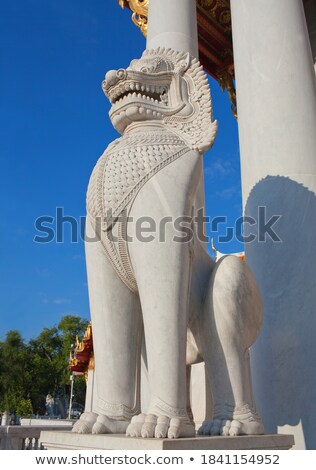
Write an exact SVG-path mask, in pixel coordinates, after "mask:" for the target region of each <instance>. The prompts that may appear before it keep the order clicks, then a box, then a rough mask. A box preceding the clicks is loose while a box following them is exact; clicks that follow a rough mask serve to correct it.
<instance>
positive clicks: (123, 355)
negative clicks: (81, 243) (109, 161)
mask: <svg viewBox="0 0 316 470" xmlns="http://www.w3.org/2000/svg"><path fill="white" fill-rule="evenodd" d="M86 234H87V238H88V239H89V240H90V241H86V260H87V272H88V285H89V300H90V310H91V319H92V324H93V346H94V358H95V375H96V377H95V392H94V397H93V407H92V412H89V413H84V414H83V415H82V416H81V418H80V420H79V421H77V423H76V424H75V425H74V428H73V431H74V432H77V433H91V432H92V433H94V434H99V433H102V434H104V433H120V434H121V433H125V431H126V428H127V426H128V424H129V422H130V420H131V418H132V416H133V415H134V414H137V413H139V410H140V403H139V374H140V347H141V341H142V331H143V326H142V318H141V310H140V303H139V298H138V295H137V294H134V293H132V292H131V291H130V290H129V289H128V288H127V287H126V286H125V284H124V283H123V282H122V281H121V280H120V279H119V277H118V276H117V274H116V272H115V271H114V269H113V268H112V266H111V264H110V262H109V261H108V259H107V257H106V256H105V253H104V249H103V247H102V245H101V242H100V241H99V240H98V241H97V240H96V235H95V232H94V227H93V226H92V224H91V222H90V221H89V219H87V226H86Z"/></svg>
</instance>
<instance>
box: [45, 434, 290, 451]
mask: <svg viewBox="0 0 316 470" xmlns="http://www.w3.org/2000/svg"><path fill="white" fill-rule="evenodd" d="M40 443H41V447H42V448H44V449H47V450H56V449H58V450H67V449H68V450H94V449H98V450H287V449H290V448H291V447H292V446H293V445H294V437H293V436H292V435H282V434H272V435H263V436H237V437H224V436H210V437H204V436H203V437H202V436H198V437H194V438H182V439H141V438H131V437H126V436H125V435H123V434H112V435H110V434H98V435H95V434H94V435H92V434H75V433H72V432H69V431H68V432H67V431H66V432H64V431H57V432H56V431H42V432H41V437H40Z"/></svg>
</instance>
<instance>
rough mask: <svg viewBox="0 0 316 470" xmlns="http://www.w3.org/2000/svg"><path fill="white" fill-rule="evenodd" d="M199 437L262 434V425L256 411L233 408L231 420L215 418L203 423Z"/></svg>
mask: <svg viewBox="0 0 316 470" xmlns="http://www.w3.org/2000/svg"><path fill="white" fill-rule="evenodd" d="M198 434H199V435H201V436H220V435H221V436H242V435H258V434H264V428H263V424H262V422H261V420H260V417H259V415H258V414H257V412H256V411H254V410H253V409H251V408H250V407H249V406H248V405H243V406H240V407H236V408H234V411H233V413H232V416H231V418H229V419H227V416H226V417H225V418H224V417H222V418H220V417H216V418H214V419H213V420H211V421H204V422H203V423H202V426H201V427H200V429H199V430H198Z"/></svg>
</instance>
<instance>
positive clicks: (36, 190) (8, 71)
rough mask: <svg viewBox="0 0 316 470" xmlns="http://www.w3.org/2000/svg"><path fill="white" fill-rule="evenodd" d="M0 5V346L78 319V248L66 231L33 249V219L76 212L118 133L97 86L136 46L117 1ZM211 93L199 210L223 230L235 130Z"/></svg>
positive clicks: (81, 264)
mask: <svg viewBox="0 0 316 470" xmlns="http://www.w3.org/2000/svg"><path fill="white" fill-rule="evenodd" d="M0 10H1V11H0V61H1V62H0V120H1V123H0V164H1V172H0V174H1V184H0V201H1V219H0V247H1V248H0V250H1V262H0V273H1V283H0V318H1V321H0V339H3V338H4V336H5V333H6V332H7V331H8V330H10V329H18V330H20V331H21V333H22V335H23V337H24V338H25V339H29V338H31V337H34V336H36V335H37V334H38V333H39V332H40V331H41V329H42V328H43V327H46V326H47V327H50V326H53V325H55V324H57V323H58V321H59V320H60V318H61V317H62V316H63V315H65V314H77V315H80V316H82V317H87V318H89V303H88V292H87V281H86V271H85V260H84V247H83V243H82V242H79V243H71V241H70V233H69V231H67V230H66V231H65V241H64V243H56V242H55V241H52V242H51V243H48V244H38V243H35V242H34V237H35V235H36V234H37V232H36V230H35V227H34V222H35V220H36V219H37V218H38V217H40V216H42V215H48V216H54V215H55V212H56V207H63V208H64V212H65V214H66V215H72V216H73V217H75V218H76V219H77V220H78V219H79V217H80V216H84V215H85V194H86V188H87V184H88V180H89V176H90V173H91V171H92V169H93V167H94V164H95V162H96V160H97V159H98V157H99V156H100V155H101V154H102V153H103V151H104V149H105V148H106V146H107V144H108V143H109V142H111V141H112V140H114V139H115V138H116V137H117V136H118V134H117V133H116V131H115V130H114V129H113V128H112V126H111V123H110V121H109V119H108V111H109V103H108V102H107V100H106V98H105V96H104V95H103V92H102V90H101V81H102V79H103V77H104V74H105V73H106V71H107V70H109V69H114V68H119V67H124V66H126V65H128V63H129V62H130V60H131V59H133V58H137V57H139V56H140V55H141V53H142V51H143V49H144V48H145V40H144V38H143V37H142V35H141V34H140V32H139V31H138V30H137V28H136V27H135V26H134V25H133V23H132V21H131V19H130V17H131V14H130V12H129V11H127V10H126V11H123V10H121V8H120V7H119V6H118V4H117V2H116V0H89V1H87V0H65V1H63V2H58V1H56V0H45V1H43V0H23V1H22V0H10V1H9V2H7V1H4V0H0ZM211 86H212V95H213V106H214V114H215V117H216V119H217V120H218V121H219V132H218V136H217V139H216V143H215V145H214V147H213V149H212V150H211V151H210V152H208V153H207V154H206V156H205V185H206V204H207V214H208V215H209V216H211V217H215V216H217V215H225V216H227V218H228V225H231V224H233V223H234V221H235V219H236V218H237V217H239V216H240V215H241V189H240V168H239V149H238V135H237V124H236V122H235V120H234V118H233V116H232V114H231V111H230V103H229V100H228V98H227V96H226V95H224V94H223V93H222V91H221V90H220V88H219V86H218V85H217V83H216V82H215V81H214V80H212V79H211ZM215 240H216V237H215ZM218 248H219V249H220V251H222V252H226V253H230V252H234V251H240V250H242V245H241V244H240V243H239V242H238V241H236V240H233V241H232V242H230V243H228V244H226V245H225V246H222V245H221V244H218Z"/></svg>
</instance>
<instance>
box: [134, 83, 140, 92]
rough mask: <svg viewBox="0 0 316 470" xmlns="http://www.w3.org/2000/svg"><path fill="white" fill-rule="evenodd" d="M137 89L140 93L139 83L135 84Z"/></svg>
mask: <svg viewBox="0 0 316 470" xmlns="http://www.w3.org/2000/svg"><path fill="white" fill-rule="evenodd" d="M135 88H136V90H137V91H139V90H140V84H139V83H136V84H135Z"/></svg>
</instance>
